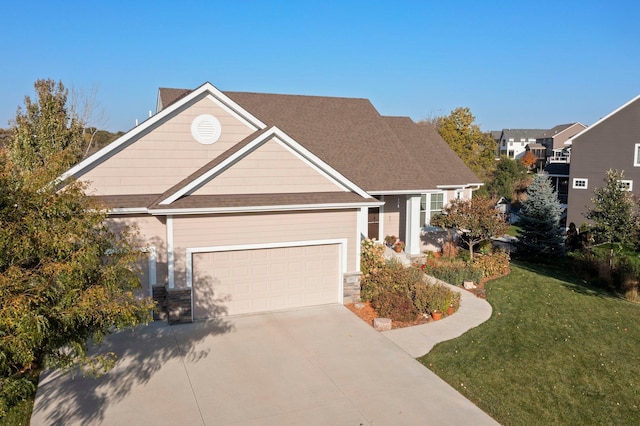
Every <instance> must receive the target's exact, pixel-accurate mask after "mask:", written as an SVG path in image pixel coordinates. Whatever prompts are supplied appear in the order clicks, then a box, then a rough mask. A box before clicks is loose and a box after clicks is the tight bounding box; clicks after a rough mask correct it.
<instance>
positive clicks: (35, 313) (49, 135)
mask: <svg viewBox="0 0 640 426" xmlns="http://www.w3.org/2000/svg"><path fill="white" fill-rule="evenodd" d="M36 86H37V87H39V88H40V89H39V90H40V91H39V92H38V93H39V96H40V95H42V96H43V97H44V99H40V98H38V99H37V100H36V101H34V102H31V100H30V99H28V98H27V99H26V111H27V113H21V112H20V111H19V112H18V117H17V118H16V121H15V128H14V132H13V135H14V139H13V140H11V141H10V143H9V146H8V149H5V150H0V420H1V419H2V416H3V415H4V413H5V412H6V410H7V408H8V407H10V406H12V405H13V404H14V403H16V402H17V401H18V400H20V399H22V398H24V397H26V396H28V395H29V394H30V393H32V392H33V390H34V389H33V384H32V383H31V381H30V380H29V378H28V375H27V374H26V373H28V372H29V371H30V370H32V369H37V368H40V367H45V366H49V367H62V368H72V367H84V368H88V369H89V371H99V370H101V369H104V368H108V367H110V366H111V365H113V362H114V355H113V354H109V353H98V354H96V355H89V354H88V348H89V345H90V343H99V342H100V341H101V340H102V338H103V337H104V336H105V335H107V334H108V333H110V332H111V331H113V330H114V329H115V328H120V327H125V326H133V325H135V324H139V323H141V322H145V321H148V320H149V313H150V309H151V308H152V303H151V301H150V300H147V299H139V298H138V297H136V295H135V294H134V291H135V290H136V289H138V288H139V287H140V280H139V278H138V277H137V275H136V274H135V273H134V272H133V271H134V270H135V269H134V265H135V262H136V261H137V260H138V258H139V255H140V254H139V247H137V245H138V244H137V243H136V242H135V234H134V233H133V232H132V231H131V230H128V229H123V230H119V231H118V232H114V231H112V230H110V229H109V228H107V227H106V226H105V224H104V219H105V217H106V213H105V210H104V208H103V207H102V206H100V205H99V204H97V203H96V202H95V201H94V200H93V199H91V198H90V197H87V196H86V195H85V193H84V191H85V187H84V186H83V185H82V184H81V183H79V182H71V183H69V184H68V185H67V186H66V187H64V189H62V190H58V188H56V187H55V186H54V185H52V184H51V179H52V177H56V176H57V174H58V173H59V172H60V171H61V170H64V169H65V168H66V167H68V166H69V164H70V160H71V159H72V158H78V157H77V156H78V151H77V147H78V145H77V144H76V142H77V140H76V138H77V137H78V134H79V133H78V130H77V129H76V127H75V126H76V123H75V122H74V121H73V119H69V117H68V114H67V113H66V111H65V108H64V106H65V101H64V96H63V94H62V90H63V89H62V87H63V86H62V85H61V84H58V85H55V86H54V85H53V84H49V83H46V84H44V85H41V86H38V83H37V84H36ZM21 114H22V115H21ZM30 132H35V133H34V134H33V135H31V136H29V135H30ZM80 134H81V133H80ZM18 171H19V172H18Z"/></svg>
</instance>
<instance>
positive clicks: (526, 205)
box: [516, 173, 564, 260]
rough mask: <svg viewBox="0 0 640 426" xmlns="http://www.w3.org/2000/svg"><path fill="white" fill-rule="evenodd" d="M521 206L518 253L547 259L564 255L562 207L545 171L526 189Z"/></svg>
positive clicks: (521, 255)
mask: <svg viewBox="0 0 640 426" xmlns="http://www.w3.org/2000/svg"><path fill="white" fill-rule="evenodd" d="M526 194H527V199H526V200H525V201H524V202H523V203H522V208H521V209H520V221H519V222H518V226H519V227H520V229H521V231H520V234H519V235H518V243H517V244H516V248H517V251H516V253H517V255H518V256H520V257H528V258H533V257H535V258H536V260H544V259H546V258H548V257H549V256H550V255H562V254H564V242H563V240H564V237H563V231H562V229H560V216H561V215H562V206H561V205H560V201H558V197H557V195H556V193H555V192H554V190H553V187H552V186H551V179H550V178H549V176H548V175H547V174H546V173H538V174H536V175H535V177H534V178H533V182H531V185H530V186H529V188H527V191H526Z"/></svg>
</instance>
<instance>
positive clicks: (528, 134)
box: [502, 129, 546, 142]
mask: <svg viewBox="0 0 640 426" xmlns="http://www.w3.org/2000/svg"><path fill="white" fill-rule="evenodd" d="M545 131H546V130H545V129H503V130H502V138H503V139H506V140H507V141H508V140H509V139H510V138H513V140H514V141H515V142H520V139H525V140H527V139H530V138H531V139H536V138H537V137H539V135H541V134H542V133H544V132H545Z"/></svg>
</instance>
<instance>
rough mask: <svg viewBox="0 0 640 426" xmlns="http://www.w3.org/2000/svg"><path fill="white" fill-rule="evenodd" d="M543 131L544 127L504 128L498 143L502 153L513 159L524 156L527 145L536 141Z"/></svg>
mask: <svg viewBox="0 0 640 426" xmlns="http://www.w3.org/2000/svg"><path fill="white" fill-rule="evenodd" d="M543 132H544V129H503V130H502V134H501V135H500V142H499V143H498V150H499V153H500V155H506V156H507V157H509V158H513V159H520V158H522V156H523V155H524V153H525V151H526V147H527V145H528V144H533V143H535V142H536V138H537V137H538V136H539V135H540V134H542V133H543Z"/></svg>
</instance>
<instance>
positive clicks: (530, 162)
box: [520, 151, 538, 170]
mask: <svg viewBox="0 0 640 426" xmlns="http://www.w3.org/2000/svg"><path fill="white" fill-rule="evenodd" d="M537 161H538V159H537V158H536V156H535V154H534V153H533V152H531V151H527V152H525V153H524V155H523V156H522V158H521V159H520V162H521V163H522V164H523V165H524V166H525V167H526V168H527V170H531V169H532V168H533V166H535V165H536V162H537Z"/></svg>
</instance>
